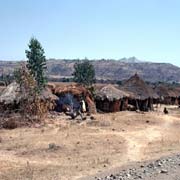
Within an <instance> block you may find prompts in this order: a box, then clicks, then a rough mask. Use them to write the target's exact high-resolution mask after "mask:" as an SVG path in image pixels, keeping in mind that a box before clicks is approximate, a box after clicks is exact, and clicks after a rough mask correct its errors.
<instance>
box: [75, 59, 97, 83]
mask: <svg viewBox="0 0 180 180" xmlns="http://www.w3.org/2000/svg"><path fill="white" fill-rule="evenodd" d="M73 76H74V81H75V82H77V83H80V84H82V85H84V86H91V85H92V84H93V83H94V82H95V69H94V66H93V65H92V64H91V63H90V62H89V61H88V60H87V59H85V60H83V61H78V62H77V63H75V65H74V73H73Z"/></svg>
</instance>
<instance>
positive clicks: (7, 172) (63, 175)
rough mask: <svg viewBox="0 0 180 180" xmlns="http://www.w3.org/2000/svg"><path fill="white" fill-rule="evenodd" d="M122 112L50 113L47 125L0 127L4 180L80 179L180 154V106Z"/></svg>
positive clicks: (0, 165)
mask: <svg viewBox="0 0 180 180" xmlns="http://www.w3.org/2000/svg"><path fill="white" fill-rule="evenodd" d="M162 110H163V106H162V107H161V108H160V109H158V110H157V111H155V112H148V113H137V112H118V113H110V114H97V115H95V116H94V117H95V120H90V119H88V120H86V121H83V122H77V121H70V120H69V118H68V117H67V116H65V115H61V116H57V115H49V117H48V118H47V119H46V120H45V122H46V123H45V125H42V126H39V125H38V124H37V125H36V126H35V127H34V128H17V129H14V130H4V129H3V130H0V179H1V180H17V179H18V180H20V179H21V180H26V179H28V180H29V179H34V180H56V179H57V180H76V179H80V178H85V177H88V176H89V175H93V174H96V173H98V172H103V171H106V170H109V169H111V168H115V167H120V166H122V165H126V164H127V165H128V164H129V163H132V162H136V161H145V160H150V159H155V158H159V157H160V156H164V155H169V154H171V153H176V152H180V133H179V129H180V110H179V109H178V108H177V107H174V106H169V107H168V110H169V114H168V115H164V114H163V113H162Z"/></svg>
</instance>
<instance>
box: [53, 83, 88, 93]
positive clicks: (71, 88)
mask: <svg viewBox="0 0 180 180" xmlns="http://www.w3.org/2000/svg"><path fill="white" fill-rule="evenodd" d="M67 93H71V94H73V95H74V96H81V95H84V96H86V95H89V96H91V93H90V92H89V91H88V90H87V89H86V88H85V87H83V86H80V85H67V86H57V87H56V88H55V89H54V94H56V95H57V96H60V95H63V94H67Z"/></svg>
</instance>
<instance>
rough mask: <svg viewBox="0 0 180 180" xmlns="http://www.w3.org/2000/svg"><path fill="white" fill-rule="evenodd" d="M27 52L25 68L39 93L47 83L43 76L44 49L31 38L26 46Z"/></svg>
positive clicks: (44, 64)
mask: <svg viewBox="0 0 180 180" xmlns="http://www.w3.org/2000/svg"><path fill="white" fill-rule="evenodd" d="M28 47H29V50H26V51H25V53H26V57H27V59H28V61H27V68H28V69H29V71H30V74H31V75H32V76H33V77H34V78H35V80H36V83H37V90H38V91H41V90H42V89H43V87H44V86H45V84H46V82H47V78H46V76H45V71H46V69H47V67H46V57H45V55H44V49H43V48H42V46H41V44H40V42H39V41H38V40H37V39H36V38H31V39H30V41H29V44H28Z"/></svg>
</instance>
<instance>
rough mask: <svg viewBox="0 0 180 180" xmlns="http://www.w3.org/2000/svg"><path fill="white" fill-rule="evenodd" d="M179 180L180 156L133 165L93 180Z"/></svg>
mask: <svg viewBox="0 0 180 180" xmlns="http://www.w3.org/2000/svg"><path fill="white" fill-rule="evenodd" d="M135 179H136V180H140V179H143V180H180V154H177V155H173V156H170V157H165V158H160V159H158V160H156V161H153V162H149V163H143V164H140V165H137V166H136V165H135V167H133V168H132V167H131V168H128V169H124V170H120V171H119V172H118V173H115V174H109V175H108V176H105V177H94V180H135Z"/></svg>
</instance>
